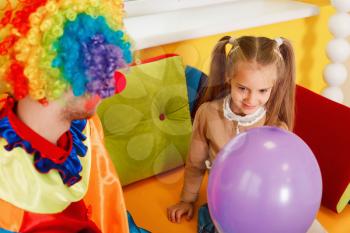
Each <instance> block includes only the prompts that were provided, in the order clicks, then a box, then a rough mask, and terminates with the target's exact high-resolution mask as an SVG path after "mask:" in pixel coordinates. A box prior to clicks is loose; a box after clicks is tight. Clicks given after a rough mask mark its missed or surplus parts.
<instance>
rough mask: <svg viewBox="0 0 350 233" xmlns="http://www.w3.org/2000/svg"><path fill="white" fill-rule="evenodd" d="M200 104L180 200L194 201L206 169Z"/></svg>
mask: <svg viewBox="0 0 350 233" xmlns="http://www.w3.org/2000/svg"><path fill="white" fill-rule="evenodd" d="M206 105H207V104H202V105H201V106H200V108H199V109H198V110H197V113H196V116H195V119H194V123H193V133H192V139H191V145H190V149H189V153H188V156H187V161H186V166H185V179H184V185H183V189H182V193H181V201H183V202H195V201H196V200H197V199H198V194H199V190H200V186H201V184H202V180H203V176H204V174H205V171H206V166H205V161H206V160H207V159H208V157H209V154H208V142H207V139H206V137H205V129H206V124H207V122H206V119H205V118H206V117H205V106H206Z"/></svg>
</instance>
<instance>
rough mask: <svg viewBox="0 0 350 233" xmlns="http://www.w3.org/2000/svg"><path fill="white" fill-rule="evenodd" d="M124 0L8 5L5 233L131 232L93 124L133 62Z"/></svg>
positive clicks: (1, 57)
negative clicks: (98, 109)
mask: <svg viewBox="0 0 350 233" xmlns="http://www.w3.org/2000/svg"><path fill="white" fill-rule="evenodd" d="M122 16H123V3H122V1H120V0H1V1H0V95H1V96H0V101H1V102H0V109H1V110H0V166H1V169H0V209H1V214H0V232H2V231H5V232H7V231H10V232H108V233H109V232H120V233H124V232H129V229H128V222H127V214H126V210H125V205H124V200H123V196H122V191H121V186H120V183H119V180H118V177H117V175H116V173H115V171H114V167H113V166H112V164H111V162H110V159H109V157H108V155H107V153H106V150H105V148H104V147H103V133H102V128H101V125H100V122H99V120H98V119H97V117H95V116H94V113H95V110H96V107H97V105H98V103H99V102H100V100H101V99H102V98H106V97H109V96H111V95H113V94H115V93H119V92H120V91H122V89H123V88H124V86H125V83H126V81H125V78H124V76H123V74H122V73H121V72H120V70H121V69H123V68H125V67H127V65H128V64H129V63H130V62H131V60H132V54H131V48H130V42H129V38H128V36H127V35H126V34H125V33H124V31H123V24H122Z"/></svg>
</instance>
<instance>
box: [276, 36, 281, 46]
mask: <svg viewBox="0 0 350 233" xmlns="http://www.w3.org/2000/svg"><path fill="white" fill-rule="evenodd" d="M275 41H276V43H277V47H280V46H281V45H282V44H283V39H282V38H281V37H277V38H275Z"/></svg>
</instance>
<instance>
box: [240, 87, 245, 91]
mask: <svg viewBox="0 0 350 233" xmlns="http://www.w3.org/2000/svg"><path fill="white" fill-rule="evenodd" d="M238 89H239V90H240V91H245V90H247V89H246V88H245V87H238Z"/></svg>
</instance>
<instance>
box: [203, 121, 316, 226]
mask: <svg viewBox="0 0 350 233" xmlns="http://www.w3.org/2000/svg"><path fill="white" fill-rule="evenodd" d="M321 196H322V179H321V172H320V168H319V166H318V163H317V161H316V159H315V156H314V155H313V153H312V151H311V150H310V148H309V147H308V146H307V145H306V144H305V142H304V141H303V140H302V139H300V138H299V137H298V136H296V135H295V134H293V133H291V132H287V131H285V130H282V129H279V128H275V127H260V128H254V129H251V130H248V131H247V132H244V133H241V134H240V135H238V136H237V137H236V138H234V139H233V140H231V141H230V142H229V143H227V145H225V147H224V148H223V149H222V150H221V151H220V153H219V154H218V157H217V159H216V160H215V161H214V164H213V167H212V169H211V172H210V175H209V181H208V207H209V212H210V215H211V217H212V219H213V222H214V224H215V226H216V228H217V229H218V231H219V232H220V233H257V232H259V233H281V232H283V233H305V232H307V230H308V229H309V227H310V226H311V224H312V222H313V221H314V219H315V217H316V214H317V211H318V209H319V207H320V203H321Z"/></svg>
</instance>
